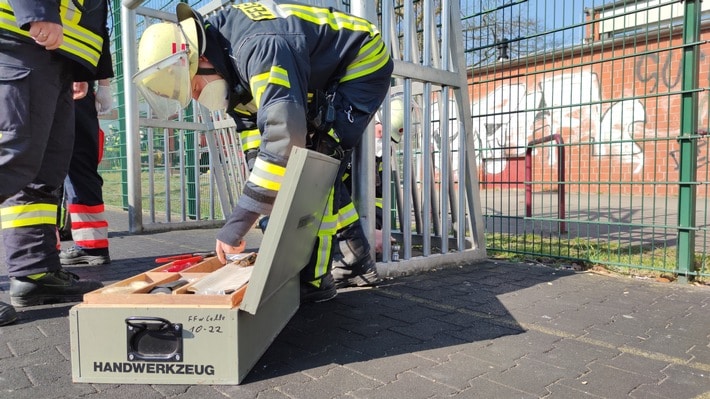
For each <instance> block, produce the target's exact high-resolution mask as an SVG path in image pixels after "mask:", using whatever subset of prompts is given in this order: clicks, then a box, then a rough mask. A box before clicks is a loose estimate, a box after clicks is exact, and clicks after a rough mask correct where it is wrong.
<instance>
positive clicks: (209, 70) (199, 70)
mask: <svg viewBox="0 0 710 399" xmlns="http://www.w3.org/2000/svg"><path fill="white" fill-rule="evenodd" d="M195 75H219V73H217V70H216V69H214V68H200V67H197V73H195Z"/></svg>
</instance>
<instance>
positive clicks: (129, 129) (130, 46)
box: [121, 7, 143, 233]
mask: <svg viewBox="0 0 710 399" xmlns="http://www.w3.org/2000/svg"><path fill="white" fill-rule="evenodd" d="M121 24H122V26H125V27H129V28H128V29H123V35H121V47H122V50H123V51H122V54H123V70H124V71H125V72H128V73H130V71H136V70H138V67H137V64H136V58H137V57H136V54H135V52H136V51H135V48H136V45H135V44H136V43H137V38H136V30H135V29H133V27H134V26H136V13H135V11H132V10H129V9H128V8H126V7H122V8H121ZM123 95H124V101H125V107H126V108H125V112H126V155H127V165H126V169H127V176H126V177H127V181H128V231H130V232H131V233H138V232H141V231H142V230H143V218H142V212H143V209H142V204H141V168H140V165H141V154H140V133H139V130H138V96H137V94H136V92H135V90H134V89H133V84H132V83H131V81H130V79H124V80H123Z"/></svg>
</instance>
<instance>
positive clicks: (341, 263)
mask: <svg viewBox="0 0 710 399" xmlns="http://www.w3.org/2000/svg"><path fill="white" fill-rule="evenodd" d="M389 103H390V110H391V114H390V119H391V124H390V140H391V141H392V142H393V143H395V144H398V143H399V142H400V141H401V140H402V136H403V134H404V102H403V100H402V96H401V95H394V96H391V97H390V99H389ZM386 148H387V149H389V150H391V149H392V147H391V146H386ZM384 149H385V144H384V143H383V141H382V122H381V121H380V117H379V115H377V114H376V115H375V170H376V173H377V176H376V178H375V254H376V256H377V258H378V260H379V258H380V256H381V255H382V218H383V217H384V211H383V209H382V172H383V169H384V165H383V163H382V152H383V151H384ZM390 152H391V151H390ZM351 163H352V160H348V164H347V167H346V171H345V174H344V175H343V184H344V185H345V187H346V188H347V189H348V192H350V193H352V185H353V181H352V176H351V174H350V172H351V171H352V166H351ZM351 209H355V206H354V204H353V203H352V202H351V203H349V204H346V206H345V207H344V208H341V209H340V212H339V218H338V225H339V230H338V235H337V238H338V244H339V245H338V248H336V254H335V257H334V259H333V277H334V279H335V281H336V286H339V287H347V286H349V285H358V284H357V283H358V280H357V277H355V278H352V277H350V275H351V273H352V272H351V271H352V270H354V269H357V268H358V265H359V264H360V263H362V262H363V261H365V258H364V257H363V256H362V255H361V254H362V252H363V251H364V250H367V251H369V246H368V247H364V248H361V247H362V246H363V245H364V244H367V241H364V244H361V243H362V242H363V240H361V239H359V238H358V237H348V236H347V233H348V232H349V231H350V229H349V223H353V221H352V220H351V219H348V215H349V214H350V212H351ZM343 226H345V227H343ZM392 241H393V239H392V238H391V237H390V242H392ZM348 283H350V284H349V285H348Z"/></svg>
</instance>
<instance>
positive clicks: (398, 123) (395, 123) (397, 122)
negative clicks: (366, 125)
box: [375, 93, 414, 143]
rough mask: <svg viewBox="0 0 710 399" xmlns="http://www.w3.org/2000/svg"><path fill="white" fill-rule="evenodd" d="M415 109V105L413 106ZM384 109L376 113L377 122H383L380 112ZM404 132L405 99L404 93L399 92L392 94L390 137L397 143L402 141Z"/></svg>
mask: <svg viewBox="0 0 710 399" xmlns="http://www.w3.org/2000/svg"><path fill="white" fill-rule="evenodd" d="M412 110H414V106H412ZM381 112H382V110H379V111H377V113H375V122H376V123H382V118H381V116H380V113H381ZM403 134H404V100H403V99H402V94H401V93H397V94H393V95H391V96H390V139H392V141H394V142H395V143H399V142H400V141H402V135H403Z"/></svg>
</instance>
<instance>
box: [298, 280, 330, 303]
mask: <svg viewBox="0 0 710 399" xmlns="http://www.w3.org/2000/svg"><path fill="white" fill-rule="evenodd" d="M316 284H317V286H316ZM336 295H338V290H337V289H336V288H335V284H334V282H333V276H331V275H330V274H326V275H324V276H323V277H321V278H320V279H319V280H316V281H312V282H303V281H302V282H301V303H309V302H316V303H317V302H325V301H329V300H331V299H333V298H335V296H336Z"/></svg>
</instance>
